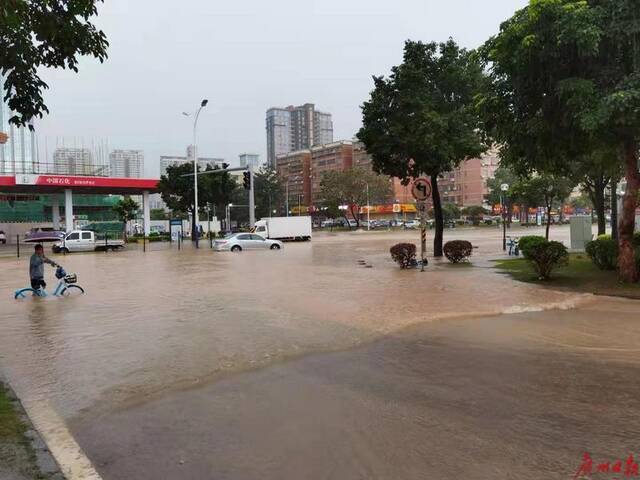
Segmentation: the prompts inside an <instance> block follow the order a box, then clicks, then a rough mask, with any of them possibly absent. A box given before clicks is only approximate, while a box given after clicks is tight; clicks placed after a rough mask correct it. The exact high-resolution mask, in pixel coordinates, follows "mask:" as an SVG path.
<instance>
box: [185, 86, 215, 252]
mask: <svg viewBox="0 0 640 480" xmlns="http://www.w3.org/2000/svg"><path fill="white" fill-rule="evenodd" d="M207 103H209V100H207V99H206V98H205V99H203V100H202V102H200V108H198V110H196V113H195V116H194V119H193V150H192V155H193V221H194V222H195V240H196V248H199V245H198V237H199V236H200V232H199V227H200V219H199V218H198V147H197V144H196V132H197V127H198V117H199V116H200V111H201V110H202V109H203V108H204V107H206V106H207ZM182 114H183V115H185V116H189V114H188V113H186V112H182Z"/></svg>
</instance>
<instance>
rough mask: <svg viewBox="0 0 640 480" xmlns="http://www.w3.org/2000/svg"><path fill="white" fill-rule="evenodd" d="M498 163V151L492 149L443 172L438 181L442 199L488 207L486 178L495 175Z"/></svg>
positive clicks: (462, 205) (466, 205)
mask: <svg viewBox="0 0 640 480" xmlns="http://www.w3.org/2000/svg"><path fill="white" fill-rule="evenodd" d="M499 164H500V158H499V157H498V152H497V151H495V150H493V151H489V152H487V153H486V154H484V155H482V156H481V157H480V158H472V159H469V160H467V161H465V162H462V163H461V164H460V166H459V167H458V168H456V169H454V170H453V171H451V172H447V173H444V174H443V175H442V178H441V179H440V181H439V182H438V186H439V189H440V195H441V196H442V201H443V202H445V203H455V204H456V205H458V206H459V207H468V206H471V205H481V206H485V207H488V205H487V201H486V197H487V195H488V194H489V189H488V187H487V180H489V179H490V178H493V177H494V176H495V172H496V170H497V168H498V165H499Z"/></svg>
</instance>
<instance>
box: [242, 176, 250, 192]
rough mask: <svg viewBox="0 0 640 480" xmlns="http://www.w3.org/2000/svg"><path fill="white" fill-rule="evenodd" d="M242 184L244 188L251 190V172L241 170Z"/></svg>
mask: <svg viewBox="0 0 640 480" xmlns="http://www.w3.org/2000/svg"><path fill="white" fill-rule="evenodd" d="M242 185H244V188H245V190H251V173H249V172H242Z"/></svg>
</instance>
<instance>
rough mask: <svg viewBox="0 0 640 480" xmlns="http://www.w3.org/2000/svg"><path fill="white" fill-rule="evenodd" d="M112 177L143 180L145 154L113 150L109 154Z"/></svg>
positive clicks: (140, 151)
mask: <svg viewBox="0 0 640 480" xmlns="http://www.w3.org/2000/svg"><path fill="white" fill-rule="evenodd" d="M109 167H110V176H111V177H126V178H142V177H143V174H144V152H143V151H142V150H113V151H112V152H111V153H110V154H109Z"/></svg>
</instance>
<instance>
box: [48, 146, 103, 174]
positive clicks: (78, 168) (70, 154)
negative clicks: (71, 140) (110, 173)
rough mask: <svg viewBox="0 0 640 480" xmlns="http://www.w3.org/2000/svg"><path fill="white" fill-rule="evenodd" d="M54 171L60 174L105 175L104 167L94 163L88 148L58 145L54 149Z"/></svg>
mask: <svg viewBox="0 0 640 480" xmlns="http://www.w3.org/2000/svg"><path fill="white" fill-rule="evenodd" d="M53 170H54V171H53V173H56V174H58V175H104V173H105V172H104V167H100V166H97V165H95V164H94V162H93V155H92V154H91V150H90V149H88V148H84V147H83V148H76V147H58V148H56V149H55V150H54V151H53Z"/></svg>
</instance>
